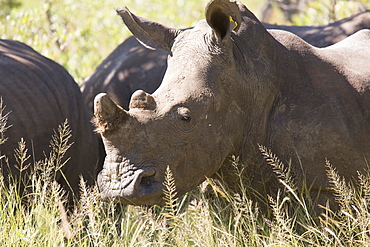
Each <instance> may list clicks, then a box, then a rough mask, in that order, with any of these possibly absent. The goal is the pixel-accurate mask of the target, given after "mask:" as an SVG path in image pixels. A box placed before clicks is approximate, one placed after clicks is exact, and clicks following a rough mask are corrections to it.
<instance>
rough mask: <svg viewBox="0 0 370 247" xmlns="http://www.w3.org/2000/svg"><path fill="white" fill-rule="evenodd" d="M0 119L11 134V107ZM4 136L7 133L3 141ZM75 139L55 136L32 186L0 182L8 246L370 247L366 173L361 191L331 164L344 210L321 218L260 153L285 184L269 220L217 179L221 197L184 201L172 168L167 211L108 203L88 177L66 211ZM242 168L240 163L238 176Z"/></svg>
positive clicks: (2, 238) (270, 157)
mask: <svg viewBox="0 0 370 247" xmlns="http://www.w3.org/2000/svg"><path fill="white" fill-rule="evenodd" d="M0 113H1V115H0V119H1V121H0V123H1V124H2V125H1V126H2V129H3V130H4V129H6V128H5V126H6V117H7V116H6V115H4V114H3V107H1V108H0ZM5 133H6V132H5ZM4 136H5V135H4V132H3V134H2V135H0V137H1V138H2V139H1V140H5V138H4ZM69 136H70V132H69V128H68V124H67V122H65V123H63V124H62V125H61V127H60V128H59V130H58V131H56V133H55V134H54V135H53V137H52V142H51V145H52V146H53V151H52V153H51V154H50V156H49V157H47V158H45V160H42V161H39V162H37V163H36V164H32V166H33V167H34V168H33V172H31V175H30V176H29V178H28V181H21V180H19V179H16V178H12V177H9V178H4V177H3V176H0V226H1V228H0V245H1V246H368V245H370V232H369V230H370V229H369V228H370V227H369V226H370V207H369V205H370V189H369V188H370V176H369V174H368V173H366V174H359V176H358V186H357V187H354V186H352V185H350V184H348V183H346V182H345V181H344V180H343V179H342V178H340V177H339V176H338V174H337V173H336V171H335V170H334V169H333V168H332V166H331V165H330V164H329V162H327V167H328V177H329V179H330V180H331V181H332V189H333V191H334V195H335V198H336V199H337V202H338V204H339V210H338V211H336V212H334V211H332V210H331V209H330V208H326V214H322V215H316V214H315V213H314V211H313V210H312V209H313V208H315V205H312V204H313V203H312V201H311V200H309V199H308V194H307V193H309V191H307V190H301V189H299V188H300V186H298V185H297V184H295V182H294V180H293V179H292V178H291V177H290V173H289V168H286V166H285V165H284V164H282V163H281V162H280V161H279V160H278V158H277V157H276V156H275V155H274V154H272V153H271V152H270V151H268V150H267V149H266V148H264V147H260V148H261V152H262V153H263V155H264V156H265V157H266V160H267V161H268V162H269V163H270V164H271V165H272V167H273V169H274V170H275V172H276V174H277V176H278V178H279V179H280V182H281V183H282V184H283V185H284V186H283V188H284V189H282V190H281V191H280V192H279V193H278V194H277V195H276V196H275V197H269V198H268V201H269V206H270V209H271V212H272V213H271V216H269V217H266V216H265V214H263V213H261V210H260V209H259V208H258V206H257V204H256V203H254V202H253V201H251V200H250V199H248V197H247V195H246V194H244V193H242V194H231V193H229V191H228V190H227V189H226V188H223V186H222V183H219V182H215V181H212V180H208V182H209V184H210V185H211V187H212V188H213V196H209V193H205V192H203V191H202V190H200V189H197V190H195V191H192V192H190V193H188V194H186V195H185V196H183V197H181V198H176V181H174V179H173V177H172V173H171V170H170V169H167V173H166V182H165V187H166V191H165V195H166V196H165V200H166V205H165V206H164V207H158V206H151V207H144V206H129V205H120V204H115V203H113V202H104V201H101V200H100V198H99V192H98V189H97V187H96V186H94V187H87V186H86V185H85V183H84V181H83V179H82V178H81V183H80V188H81V190H80V200H79V201H77V202H76V206H75V207H74V208H73V209H70V210H68V211H66V209H65V208H64V206H63V205H64V204H65V202H66V200H67V196H66V194H65V192H64V190H63V188H61V186H60V185H59V184H58V183H56V182H55V180H54V178H55V173H56V171H57V170H59V169H60V168H61V166H63V165H68V163H66V161H67V160H68V159H66V158H65V157H64V155H63V154H64V153H65V151H66V150H67V149H68V148H69V147H70V143H69V142H68V139H69ZM16 154H17V156H18V157H19V158H18V164H17V166H18V167H19V169H22V167H24V166H25V165H28V164H29V162H28V159H27V157H28V155H27V150H26V149H25V148H24V142H23V141H21V142H20V143H19V148H18V149H17V151H16ZM3 159H4V158H3ZM235 162H238V161H237V160H235ZM241 166H242V165H241V164H235V168H236V169H237V168H238V167H241ZM243 172H244V169H241V170H238V171H237V172H236V173H239V176H243V174H242V173H243ZM19 183H24V184H27V189H26V190H20V189H19V188H20V186H19ZM240 186H242V187H243V186H244V184H241V185H240ZM243 188H244V187H243ZM247 190H248V188H244V191H247Z"/></svg>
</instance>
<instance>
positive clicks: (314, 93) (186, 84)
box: [94, 0, 370, 204]
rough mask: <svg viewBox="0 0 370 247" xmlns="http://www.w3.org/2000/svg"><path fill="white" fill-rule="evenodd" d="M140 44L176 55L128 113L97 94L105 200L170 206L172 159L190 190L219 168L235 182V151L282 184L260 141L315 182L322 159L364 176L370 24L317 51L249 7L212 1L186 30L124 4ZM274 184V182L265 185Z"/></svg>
mask: <svg viewBox="0 0 370 247" xmlns="http://www.w3.org/2000/svg"><path fill="white" fill-rule="evenodd" d="M117 12H118V13H119V15H120V16H121V17H122V19H123V21H124V23H125V24H126V25H127V27H128V28H129V29H130V30H131V32H132V33H133V34H134V35H135V36H136V38H137V39H138V40H140V41H141V42H142V43H143V44H145V45H146V46H148V47H151V48H154V49H165V50H167V52H168V53H169V54H170V56H169V58H168V68H167V70H166V73H165V76H164V78H163V81H162V83H161V85H160V87H159V88H158V89H157V90H156V91H155V92H154V93H153V94H148V93H146V92H144V91H142V90H138V91H136V92H135V93H134V94H133V95H132V98H131V101H130V105H129V110H128V111H127V110H124V109H122V108H121V107H119V106H117V105H116V104H115V103H114V102H113V101H112V100H111V99H110V97H109V96H108V95H107V94H105V93H101V94H98V95H97V96H96V97H95V101H94V108H95V109H94V114H95V122H96V126H97V130H98V131H99V132H100V133H101V136H102V139H103V142H104V145H105V150H106V154H107V156H106V158H105V162H104V165H103V169H102V170H101V171H100V173H99V175H98V179H97V182H98V186H99V188H100V190H101V194H102V197H103V198H106V199H114V200H116V201H120V202H122V203H132V204H160V203H163V199H162V196H163V192H162V191H163V188H164V186H163V185H162V183H163V181H164V179H165V171H166V168H167V167H169V168H170V169H171V171H172V173H173V176H174V179H175V181H176V187H177V192H178V195H182V194H184V193H186V192H188V191H190V190H192V189H193V188H195V187H196V186H197V185H199V184H200V183H201V182H202V181H204V180H205V177H211V176H213V175H214V174H215V173H217V172H221V173H223V174H225V183H226V184H228V185H229V186H230V187H231V188H233V187H235V186H237V185H236V184H235V183H237V181H238V179H235V177H232V173H231V171H234V170H233V168H232V164H231V162H230V157H232V156H238V157H239V160H240V161H241V163H242V164H244V165H245V170H246V171H247V173H248V174H249V175H250V177H251V180H252V183H251V184H252V186H253V187H255V188H256V190H259V189H261V188H262V187H261V186H266V187H267V188H270V189H271V190H274V189H275V188H274V186H273V185H274V175H273V172H272V169H271V167H269V166H268V165H267V164H265V163H264V161H263V158H262V155H261V154H260V152H259V150H258V144H261V145H264V146H267V147H268V148H270V149H271V150H272V151H273V152H274V153H275V154H276V155H277V156H278V157H280V158H281V160H282V161H283V162H287V161H289V160H291V161H292V171H293V172H294V174H295V175H296V176H297V179H306V180H307V182H308V184H312V187H313V190H320V189H323V190H325V189H326V188H327V187H328V179H327V176H326V167H325V159H328V160H329V161H331V163H332V164H333V165H335V166H336V167H337V170H338V172H339V174H340V175H343V176H344V177H345V178H348V179H350V178H352V177H353V176H357V171H361V170H363V169H364V167H365V159H366V158H369V154H370V153H369V151H370V66H368V64H369V62H370V46H369V45H368V44H369V42H370V31H369V30H362V31H359V32H357V33H356V34H354V35H352V36H351V37H349V38H347V39H346V40H344V41H342V42H339V43H337V44H335V45H333V46H330V47H327V48H316V47H313V46H311V45H310V44H308V43H307V42H305V41H303V40H302V39H301V38H299V37H298V36H296V35H294V34H292V33H290V32H286V31H281V30H269V31H267V30H266V29H265V28H264V26H263V25H262V24H261V22H259V20H258V19H257V18H256V17H255V16H254V15H253V14H252V13H251V12H250V11H249V10H248V9H247V8H246V7H245V6H244V5H243V4H241V3H239V2H234V1H229V0H213V1H211V2H210V3H209V4H208V5H207V8H206V13H205V16H206V20H202V21H200V22H199V23H198V24H197V25H196V26H195V27H194V28H193V29H189V30H185V31H182V30H178V29H176V28H170V27H167V26H164V25H162V24H160V23H157V22H155V21H152V20H149V19H146V18H143V17H139V16H136V15H134V14H133V13H131V12H130V11H129V10H128V9H127V8H122V9H117ZM270 181H271V183H272V184H273V185H272V186H269V185H270V184H269V183H270Z"/></svg>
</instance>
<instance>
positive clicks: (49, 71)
mask: <svg viewBox="0 0 370 247" xmlns="http://www.w3.org/2000/svg"><path fill="white" fill-rule="evenodd" d="M0 97H2V99H3V102H4V105H6V108H5V109H4V113H6V112H9V115H8V126H11V127H10V128H8V129H7V130H6V132H5V133H4V135H5V137H7V138H8V139H7V141H6V142H5V143H4V144H2V145H0V153H1V155H6V157H7V158H8V159H9V165H10V169H11V171H9V170H8V169H7V164H6V162H5V159H1V160H0V162H1V170H2V172H3V175H4V177H5V180H7V176H8V175H9V172H12V174H13V175H15V176H18V174H19V171H18V169H17V168H15V164H16V161H15V159H14V149H16V148H17V147H18V142H19V141H20V140H21V138H23V139H24V141H26V144H27V149H28V151H29V153H28V154H29V155H31V157H30V159H29V160H28V161H27V162H26V163H27V164H28V163H31V164H33V163H34V161H38V160H41V159H44V158H45V155H47V156H48V154H49V151H50V147H49V146H50V141H51V136H52V135H53V133H54V132H53V130H55V131H56V130H57V129H58V126H59V125H60V124H62V123H63V122H64V121H65V120H66V119H67V120H68V124H69V126H70V128H71V130H72V133H71V134H72V137H71V139H70V143H73V145H72V147H71V148H70V150H69V151H67V153H66V156H65V159H67V158H69V157H70V160H69V161H68V162H67V164H66V165H65V166H64V167H63V168H62V171H63V173H64V174H65V176H66V178H67V180H68V183H69V185H70V186H71V188H72V190H73V191H74V192H75V194H76V193H77V194H76V195H78V190H79V176H80V175H82V176H83V177H84V179H86V180H87V182H88V184H93V183H94V181H95V179H96V171H97V170H98V169H99V167H98V162H99V161H98V158H99V156H98V155H99V154H98V138H97V136H96V135H95V134H94V133H93V126H92V124H91V122H90V118H89V117H88V112H87V109H86V106H85V104H84V102H83V101H82V97H81V92H80V90H79V87H78V85H77V84H76V83H75V81H74V80H73V78H72V77H71V76H70V75H69V73H68V72H67V71H66V70H65V69H64V68H63V67H62V66H60V65H59V64H57V63H55V62H53V61H52V60H50V59H48V58H46V57H44V56H42V55H40V54H39V53H37V52H36V51H34V50H33V49H32V48H31V47H29V46H27V45H25V44H23V43H20V42H17V41H12V40H0ZM25 173H27V171H25ZM60 175H61V174H59V177H57V181H58V182H60V183H61V184H63V185H65V188H66V189H68V188H69V185H67V184H66V182H65V180H64V178H62V176H60Z"/></svg>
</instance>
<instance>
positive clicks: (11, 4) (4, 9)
mask: <svg viewBox="0 0 370 247" xmlns="http://www.w3.org/2000/svg"><path fill="white" fill-rule="evenodd" d="M0 6H1V9H0V18H2V17H5V16H7V15H8V14H9V13H10V11H11V9H14V8H18V7H20V6H21V2H19V1H17V0H0Z"/></svg>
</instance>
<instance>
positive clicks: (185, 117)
mask: <svg viewBox="0 0 370 247" xmlns="http://www.w3.org/2000/svg"><path fill="white" fill-rule="evenodd" d="M181 120H182V121H184V122H190V120H191V117H188V116H182V117H181Z"/></svg>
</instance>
